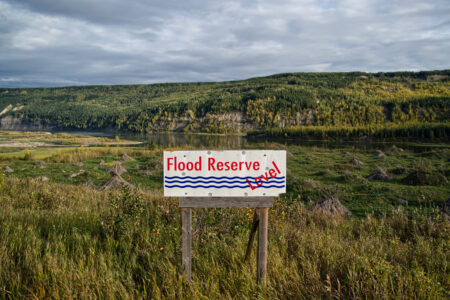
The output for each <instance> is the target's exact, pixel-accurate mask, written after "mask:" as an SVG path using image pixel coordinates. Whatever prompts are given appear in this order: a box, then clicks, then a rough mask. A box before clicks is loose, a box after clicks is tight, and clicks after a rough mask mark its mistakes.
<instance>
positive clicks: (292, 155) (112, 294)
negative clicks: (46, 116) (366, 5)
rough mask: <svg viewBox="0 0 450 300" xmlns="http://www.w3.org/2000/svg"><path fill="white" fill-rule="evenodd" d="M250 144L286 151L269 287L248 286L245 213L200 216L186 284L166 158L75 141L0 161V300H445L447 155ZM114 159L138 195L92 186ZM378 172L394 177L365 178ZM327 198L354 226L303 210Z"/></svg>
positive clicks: (449, 227)
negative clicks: (166, 184) (167, 190)
mask: <svg viewBox="0 0 450 300" xmlns="http://www.w3.org/2000/svg"><path fill="white" fill-rule="evenodd" d="M249 147H250V146H249ZM251 148H253V149H258V148H266V149H286V150H287V151H288V169H289V172H290V173H289V174H288V192H287V194H285V195H283V196H281V197H280V198H278V199H277V200H276V204H275V206H274V208H272V209H271V210H270V215H269V220H270V221H269V225H270V227H269V253H270V256H269V261H268V281H267V283H266V285H265V287H261V286H258V285H256V283H255V277H256V274H255V269H256V266H255V262H254V256H255V254H254V255H253V260H252V262H251V263H244V261H243V258H244V252H245V247H246V242H247V238H248V233H249V228H250V226H251V220H252V216H253V210H251V209H199V210H196V211H195V212H194V218H193V230H194V245H193V250H194V252H193V274H194V277H193V282H192V284H191V285H187V283H186V282H185V281H184V279H183V277H182V276H181V275H180V274H181V230H180V215H179V209H178V207H177V200H176V199H172V198H164V197H162V189H161V187H162V165H161V164H162V150H161V149H158V148H156V149H146V148H145V147H125V146H121V147H115V146H111V147H110V146H96V147H79V146H77V145H76V144H75V143H74V144H72V145H71V146H70V147H48V148H46V147H38V148H33V149H29V150H27V151H25V150H24V149H22V148H10V149H9V150H8V151H0V167H1V168H4V167H6V166H8V167H10V168H11V169H12V170H13V172H10V173H5V174H4V176H1V175H0V177H1V178H0V185H1V187H0V298H45V297H48V298H89V297H94V298H129V297H133V298H141V297H142V298H149V297H153V298H156V299H158V298H172V299H173V298H182V297H186V298H199V299H208V298H213V299H216V298H239V299H241V298H244V299H255V298H256V299H258V298H261V299H262V298H264V299H273V298H300V299H311V298H343V299H347V298H370V299H373V298H377V299H378V298H405V299H409V298H420V299H423V298H432V299H445V298H448V297H449V296H450V285H449V282H450V281H449V273H450V272H449V268H450V266H449V261H450V251H449V250H448V242H449V240H450V222H449V221H448V219H446V218H445V217H443V216H442V215H441V214H439V209H438V207H437V206H438V204H440V203H442V202H443V201H445V200H446V199H447V198H448V197H449V195H450V184H449V183H448V179H449V176H450V173H449V163H448V162H449V159H450V149H449V148H448V147H447V146H446V145H435V147H426V150H424V151H417V150H414V149H413V150H408V149H402V148H400V147H396V146H390V147H387V148H385V149H383V153H384V156H383V155H380V153H379V152H376V150H377V149H372V148H367V149H362V148H353V147H351V146H343V147H339V148H325V147H315V146H286V145H282V144H278V143H260V144H252V145H251ZM122 153H127V154H128V155H130V156H131V157H133V160H132V161H129V162H124V163H122V165H123V166H124V167H125V168H126V169H127V170H128V172H127V173H125V174H124V175H123V176H122V177H123V178H124V179H125V180H127V181H129V182H130V183H132V184H134V185H135V186H137V187H138V189H136V190H133V191H129V190H114V191H102V190H100V189H97V188H96V187H99V186H101V185H102V184H103V183H105V182H106V181H107V180H108V179H109V177H110V176H109V175H108V173H107V170H108V169H109V168H110V166H112V165H114V164H115V163H116V162H117V160H118V159H119V157H120V155H121V154H122ZM355 157H357V158H358V159H359V160H360V162H362V165H360V166H356V165H354V164H352V163H351V162H350V161H351V160H352V159H353V158H355ZM100 160H103V161H104V162H105V164H100V163H99V162H100ZM39 161H44V164H42V163H41V164H39V163H38V162H39ZM80 162H81V163H82V164H83V165H82V166H81V165H80V164H79V163H80ZM377 167H380V168H382V169H384V170H386V171H387V172H388V173H390V174H391V175H392V179H391V180H387V181H380V180H371V179H368V178H367V176H368V175H370V174H372V173H373V172H375V171H377ZM80 170H84V173H83V174H81V175H79V176H76V177H73V178H70V174H74V173H77V172H79V171H80ZM144 171H149V172H148V173H147V174H146V176H144V175H143V172H144ZM40 176H45V177H47V178H49V182H40V181H39V180H38V178H39V177H40ZM3 177H4V178H3ZM330 195H332V196H335V197H337V198H339V199H340V200H341V202H342V203H343V204H344V205H345V206H347V207H348V208H349V209H350V211H351V212H352V213H353V216H352V217H350V218H343V217H339V216H329V215H325V214H322V213H321V212H317V211H310V210H309V207H310V206H311V205H312V204H313V203H315V202H317V201H319V200H322V199H324V198H326V197H328V196H330Z"/></svg>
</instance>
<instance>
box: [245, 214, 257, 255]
mask: <svg viewBox="0 0 450 300" xmlns="http://www.w3.org/2000/svg"><path fill="white" fill-rule="evenodd" d="M258 224H259V220H258V212H257V211H256V210H255V214H254V215H253V222H252V229H251V230H250V235H249V237H248V243H247V250H246V251H245V259H244V261H249V260H250V256H252V248H253V241H254V240H255V234H256V230H257V229H258Z"/></svg>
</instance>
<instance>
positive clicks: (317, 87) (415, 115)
mask: <svg viewBox="0 0 450 300" xmlns="http://www.w3.org/2000/svg"><path fill="white" fill-rule="evenodd" d="M449 115H450V70H444V71H430V72H414V73H413V72H395V73H375V74H369V73H360V72H352V73H288V74H278V75H273V76H268V77H261V78H252V79H248V80H242V81H230V82H213V83H200V82H199V83H166V84H152V85H116V86H79V87H62V88H28V89H6V88H3V89H0V119H2V118H3V121H4V120H5V119H7V118H9V119H20V120H26V121H29V122H35V121H39V122H41V123H46V124H50V125H51V126H54V127H58V128H61V129H105V128H110V129H118V130H126V131H135V132H153V131H189V132H214V133H225V132H227V133H232V132H248V131H250V130H257V132H260V131H261V130H262V131H265V132H267V133H272V134H276V135H303V134H306V135H307V134H309V132H316V131H319V132H322V131H326V132H332V134H331V135H346V133H345V132H347V135H348V132H349V131H348V130H350V129H349V128H351V130H353V131H351V132H353V133H352V134H350V135H359V134H371V133H374V132H375V131H377V130H378V131H377V132H379V130H382V129H383V128H388V127H392V128H393V127H395V128H397V129H399V128H400V130H397V133H396V135H402V134H403V133H402V131H401V128H419V127H423V124H424V123H426V124H427V126H428V127H427V128H432V130H433V134H435V135H439V136H443V135H444V136H449V129H448V128H449V126H448V122H449V118H448V116H449ZM0 121H1V120H0ZM392 123H394V124H392ZM403 125H404V126H403ZM436 126H437V127H438V129H437V131H436V130H435V129H434V128H437V127H436ZM306 129H307V130H306ZM330 130H331V131H330ZM374 130H375V131H374ZM414 130H416V129H413V131H414ZM434 131H436V132H434ZM405 135H410V134H409V133H406V134H405Z"/></svg>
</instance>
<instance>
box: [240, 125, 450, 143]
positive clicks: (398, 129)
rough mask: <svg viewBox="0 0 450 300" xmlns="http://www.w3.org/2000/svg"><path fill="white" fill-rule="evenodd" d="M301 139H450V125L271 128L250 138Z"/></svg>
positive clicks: (254, 131)
mask: <svg viewBox="0 0 450 300" xmlns="http://www.w3.org/2000/svg"><path fill="white" fill-rule="evenodd" d="M262 135H264V136H271V137H301V138H318V139H326V138H365V137H375V138H382V139H389V138H399V137H403V138H415V139H436V138H439V139H449V138H450V123H448V122H447V123H414V122H407V123H403V124H395V123H385V124H379V125H372V126H356V127H342V126H339V127H329V126H301V127H300V126H297V127H287V128H271V129H266V130H253V131H250V132H248V133H247V136H249V137H260V136H262Z"/></svg>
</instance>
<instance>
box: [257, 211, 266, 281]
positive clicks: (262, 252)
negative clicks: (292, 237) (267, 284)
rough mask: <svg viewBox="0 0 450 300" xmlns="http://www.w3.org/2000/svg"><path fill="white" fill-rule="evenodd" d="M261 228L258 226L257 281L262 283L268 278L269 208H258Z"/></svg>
mask: <svg viewBox="0 0 450 300" xmlns="http://www.w3.org/2000/svg"><path fill="white" fill-rule="evenodd" d="M256 210H257V213H258V219H259V228H258V255H257V263H256V264H257V267H256V281H257V282H258V284H261V283H263V282H264V281H265V279H266V273H267V242H268V234H267V231H268V226H267V225H268V221H269V214H268V213H269V209H268V208H266V207H265V208H257V209H256Z"/></svg>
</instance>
